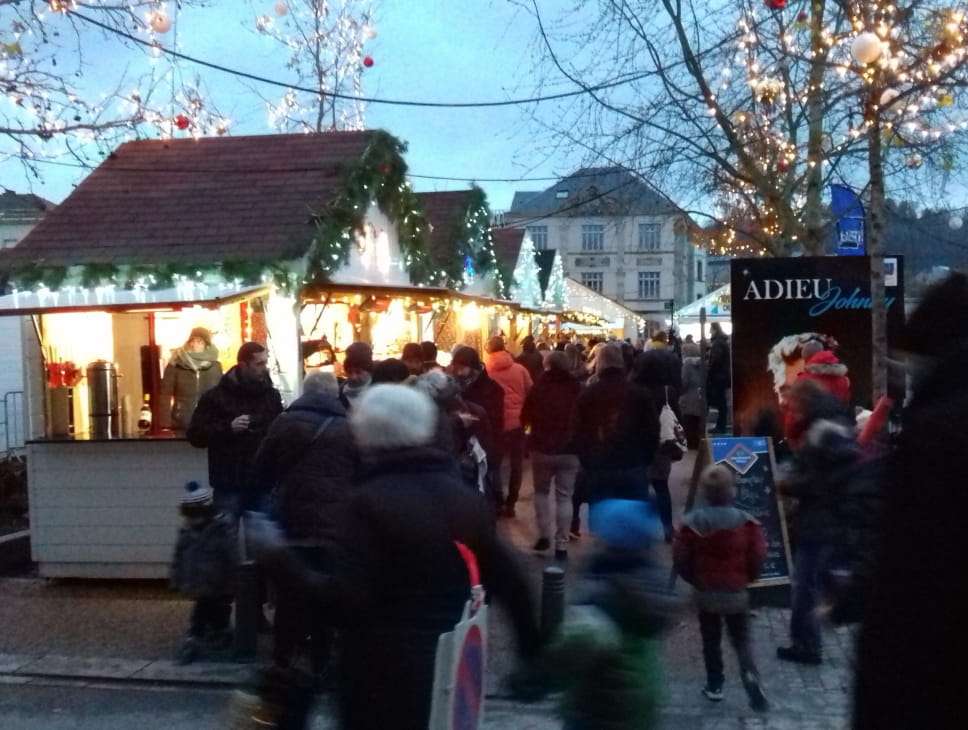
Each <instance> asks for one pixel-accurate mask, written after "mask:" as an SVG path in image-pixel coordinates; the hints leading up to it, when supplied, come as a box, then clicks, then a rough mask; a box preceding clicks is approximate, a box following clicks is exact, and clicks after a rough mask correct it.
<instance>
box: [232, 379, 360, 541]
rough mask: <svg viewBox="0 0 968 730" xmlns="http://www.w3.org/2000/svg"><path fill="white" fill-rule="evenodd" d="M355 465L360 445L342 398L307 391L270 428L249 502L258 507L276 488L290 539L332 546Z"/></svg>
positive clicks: (279, 513)
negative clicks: (357, 448) (324, 425)
mask: <svg viewBox="0 0 968 730" xmlns="http://www.w3.org/2000/svg"><path fill="white" fill-rule="evenodd" d="M327 421H328V425H327V426H326V429H325V430H324V431H323V432H322V433H320V434H319V435H318V436H317V432H318V431H319V428H320V427H321V426H322V425H323V424H324V423H326V422H327ZM356 469H357V450H356V445H355V443H354V440H353V435H352V433H351V432H350V426H349V422H348V421H347V419H346V409H345V408H344V407H343V404H342V403H340V401H339V398H337V397H336V396H332V395H328V394H326V393H304V394H303V395H302V396H300V397H299V398H297V399H296V400H295V401H294V402H293V404H292V405H291V406H289V407H288V408H287V409H286V410H285V411H284V412H283V413H282V414H281V415H280V416H279V417H278V418H277V419H276V420H275V421H273V423H272V426H270V427H269V433H268V434H267V435H266V438H265V440H264V441H263V442H262V445H261V446H260V447H259V453H258V454H257V455H256V458H255V464H254V466H253V469H252V470H253V481H252V483H251V484H250V486H249V489H248V490H247V494H246V499H245V501H244V504H245V506H247V507H249V508H255V507H257V506H258V504H259V502H260V501H261V500H262V498H264V497H265V496H267V495H268V494H269V492H270V491H272V490H274V494H275V499H274V500H273V501H274V508H273V511H274V512H275V513H276V516H277V517H278V519H279V523H280V525H281V526H282V528H283V531H284V532H285V534H286V537H287V538H288V539H289V540H290V542H292V543H294V544H298V545H303V546H321V545H329V544H332V541H333V540H334V539H335V535H336V531H337V528H338V527H339V525H340V524H341V523H342V521H343V515H344V514H345V511H346V501H347V498H348V497H349V494H350V491H351V489H352V485H353V480H354V478H355V476H356Z"/></svg>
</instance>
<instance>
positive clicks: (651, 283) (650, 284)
mask: <svg viewBox="0 0 968 730" xmlns="http://www.w3.org/2000/svg"><path fill="white" fill-rule="evenodd" d="M660 281H661V273H660V272H658V271H640V272H639V299H658V298H659V291H660Z"/></svg>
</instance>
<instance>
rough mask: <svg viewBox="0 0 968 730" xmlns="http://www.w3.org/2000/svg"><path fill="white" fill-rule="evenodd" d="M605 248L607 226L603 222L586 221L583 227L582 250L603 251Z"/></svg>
mask: <svg viewBox="0 0 968 730" xmlns="http://www.w3.org/2000/svg"><path fill="white" fill-rule="evenodd" d="M604 248H605V226H603V225H602V224H601V223H585V224H584V225H582V227H581V250H582V251H601V250H603V249H604Z"/></svg>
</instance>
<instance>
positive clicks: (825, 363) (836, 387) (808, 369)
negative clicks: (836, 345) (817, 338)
mask: <svg viewBox="0 0 968 730" xmlns="http://www.w3.org/2000/svg"><path fill="white" fill-rule="evenodd" d="M797 377H800V378H805V379H807V380H816V381H817V382H818V383H820V385H822V386H823V388H824V390H826V391H827V392H828V393H830V395H832V396H834V397H835V398H836V399H837V400H839V401H841V402H842V403H850V378H848V377H847V366H846V365H844V364H843V363H842V362H840V360H838V359H837V356H836V355H834V354H833V353H832V352H831V351H830V350H822V351H821V352H818V353H817V354H816V355H814V356H813V357H811V358H810V360H809V361H808V362H807V364H806V365H805V366H804V368H803V370H802V371H801V372H800V374H799V375H798V376H797Z"/></svg>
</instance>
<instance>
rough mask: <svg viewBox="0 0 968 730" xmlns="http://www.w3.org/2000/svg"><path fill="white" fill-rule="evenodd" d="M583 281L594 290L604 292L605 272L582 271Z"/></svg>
mask: <svg viewBox="0 0 968 730" xmlns="http://www.w3.org/2000/svg"><path fill="white" fill-rule="evenodd" d="M581 283H582V284H583V285H584V286H587V287H588V288H589V289H591V290H592V291H597V292H598V293H599V294H601V293H602V286H603V285H604V284H605V274H603V273H602V272H601V271H583V272H582V273H581Z"/></svg>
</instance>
